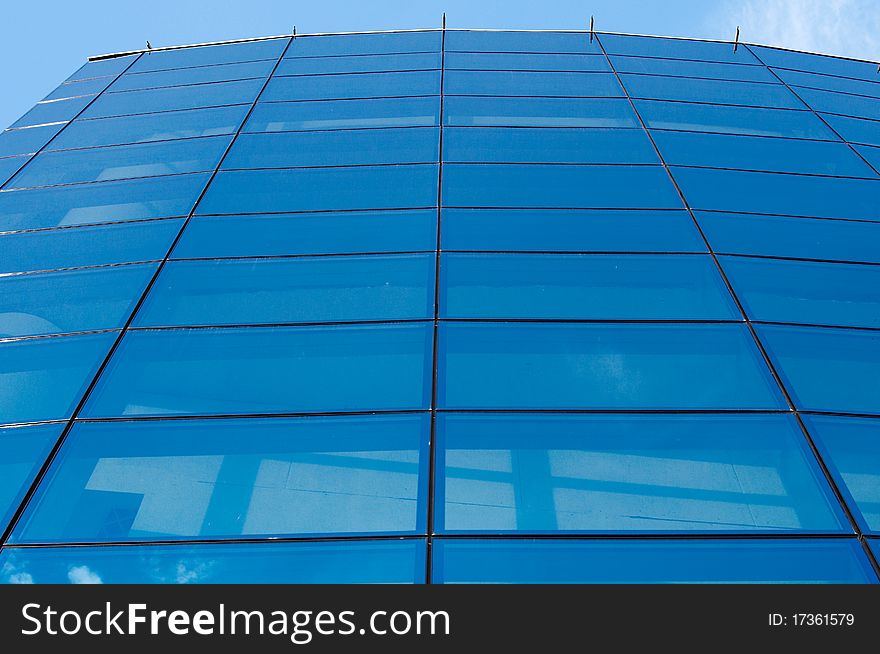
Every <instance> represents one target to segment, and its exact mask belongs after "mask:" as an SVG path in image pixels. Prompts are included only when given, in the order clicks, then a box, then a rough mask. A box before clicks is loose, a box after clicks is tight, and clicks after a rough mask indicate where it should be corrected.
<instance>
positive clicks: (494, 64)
mask: <svg viewBox="0 0 880 654" xmlns="http://www.w3.org/2000/svg"><path fill="white" fill-rule="evenodd" d="M445 66H446V70H454V69H456V68H459V69H464V70H547V71H552V70H557V71H559V70H565V71H572V72H610V71H611V67H610V66H609V65H608V62H607V61H606V60H605V57H603V56H602V55H600V54H590V55H583V54H541V53H529V54H525V53H511V52H505V53H497V52H447V53H446V55H445Z"/></svg>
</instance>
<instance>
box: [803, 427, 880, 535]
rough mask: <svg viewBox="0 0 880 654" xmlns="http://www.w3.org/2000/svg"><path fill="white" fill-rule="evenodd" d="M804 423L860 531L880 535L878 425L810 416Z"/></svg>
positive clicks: (879, 445)
mask: <svg viewBox="0 0 880 654" xmlns="http://www.w3.org/2000/svg"><path fill="white" fill-rule="evenodd" d="M804 422H805V423H806V424H807V428H808V429H809V430H810V433H811V434H813V438H814V439H815V440H816V443H817V445H818V447H819V450H820V451H821V452H822V458H823V459H824V461H825V464H826V465H827V466H828V469H829V470H830V471H831V474H832V475H833V476H834V479H835V481H836V482H837V485H838V487H839V488H840V489H841V492H842V493H843V494H844V497H845V498H846V501H847V504H848V505H849V507H850V509H853V513H854V514H855V516H856V519H857V520H858V521H859V524H860V526H861V528H862V529H863V530H864V531H866V532H867V531H870V532H872V533H874V534H878V533H880V438H878V437H880V423H878V421H877V420H876V419H872V418H841V417H835V416H809V415H808V416H804Z"/></svg>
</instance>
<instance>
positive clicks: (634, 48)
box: [597, 34, 759, 64]
mask: <svg viewBox="0 0 880 654" xmlns="http://www.w3.org/2000/svg"><path fill="white" fill-rule="evenodd" d="M597 38H598V39H599V40H600V41H602V45H603V46H605V51H606V52H608V53H609V54H618V55H638V56H642V57H671V58H673V59H697V60H702V61H719V62H729V63H740V64H757V63H759V62H758V60H757V59H755V56H754V55H753V54H752V53H751V52H749V50H748V48H737V49H736V50H734V49H733V44H731V43H714V42H710V41H691V40H689V39H670V38H659V37H652V36H625V35H622V34H602V35H600V36H598V37H597Z"/></svg>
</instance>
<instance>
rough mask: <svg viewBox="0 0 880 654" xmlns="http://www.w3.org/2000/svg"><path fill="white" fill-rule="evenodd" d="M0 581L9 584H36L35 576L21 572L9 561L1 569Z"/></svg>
mask: <svg viewBox="0 0 880 654" xmlns="http://www.w3.org/2000/svg"><path fill="white" fill-rule="evenodd" d="M0 579H3V580H4V581H5V582H6V583H9V584H32V583H34V578H33V575H31V574H30V573H29V572H20V571H19V570H18V569H17V568H16V567H15V566H14V565H13V564H12V562H11V561H7V562H6V563H4V564H3V567H2V568H0Z"/></svg>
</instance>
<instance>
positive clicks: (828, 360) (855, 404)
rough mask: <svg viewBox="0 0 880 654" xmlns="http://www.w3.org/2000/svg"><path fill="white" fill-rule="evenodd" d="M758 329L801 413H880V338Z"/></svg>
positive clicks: (770, 327) (817, 329)
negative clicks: (878, 380)
mask: <svg viewBox="0 0 880 654" xmlns="http://www.w3.org/2000/svg"><path fill="white" fill-rule="evenodd" d="M757 329H758V333H759V335H760V337H761V340H762V341H763V342H764V344H765V346H766V347H767V350H768V353H769V354H770V358H771V359H772V360H773V363H774V365H775V367H776V370H777V371H778V372H779V375H780V377H781V378H782V381H783V382H784V383H785V385H786V387H787V388H788V391H789V393H790V394H791V396H792V398H793V399H794V403H795V406H796V407H797V408H798V409H806V410H817V411H845V412H852V413H880V386H878V385H877V383H876V378H877V366H878V365H880V334H878V333H877V332H873V331H854V330H849V329H823V328H821V327H781V326H778V325H759V326H758V328H757Z"/></svg>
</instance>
